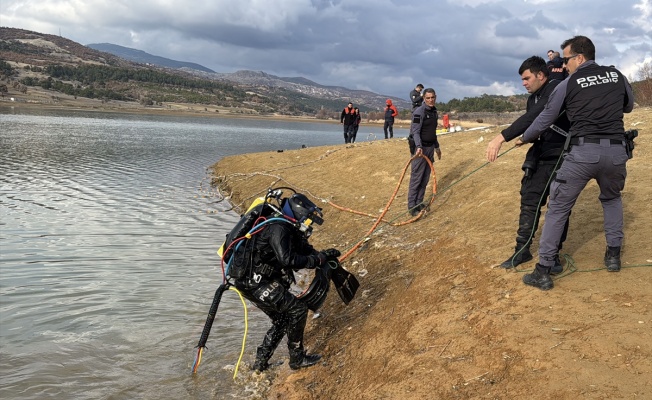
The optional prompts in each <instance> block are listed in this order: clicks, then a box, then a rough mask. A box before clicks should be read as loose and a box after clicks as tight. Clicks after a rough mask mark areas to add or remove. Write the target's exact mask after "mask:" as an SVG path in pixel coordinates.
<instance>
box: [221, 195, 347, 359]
mask: <svg viewBox="0 0 652 400" xmlns="http://www.w3.org/2000/svg"><path fill="white" fill-rule="evenodd" d="M279 211H281V213H282V216H281V218H270V219H269V220H268V222H269V223H266V224H265V225H264V227H263V228H261V230H260V231H258V232H256V233H255V234H252V235H251V237H250V238H248V239H247V240H246V241H244V242H243V243H242V244H241V245H240V246H237V247H236V248H235V249H234V250H233V256H232V259H231V262H230V266H229V270H230V271H229V275H230V277H231V278H234V279H233V285H234V286H235V287H236V288H237V289H238V290H239V291H240V292H241V293H242V295H243V296H244V297H245V298H247V299H248V300H249V301H251V302H252V303H253V304H255V305H256V307H258V308H259V309H260V310H261V311H263V312H264V313H265V314H266V315H267V316H268V317H269V318H270V319H271V320H272V327H271V328H270V329H269V330H268V331H267V334H266V335H265V337H264V339H263V342H262V344H261V345H260V346H258V348H257V351H256V360H255V362H254V364H253V366H252V369H254V370H256V371H264V370H266V369H268V368H269V367H270V364H269V360H270V358H271V357H272V354H273V353H274V351H275V350H276V348H277V347H278V345H279V343H280V342H281V339H283V336H285V335H287V345H288V350H289V353H290V368H292V369H299V368H304V367H309V366H311V365H314V364H316V363H318V362H319V360H320V359H321V356H320V355H318V354H308V353H306V351H305V349H304V344H303V335H304V329H305V326H306V320H307V316H308V309H309V308H310V309H312V307H310V304H309V303H308V304H307V301H304V299H302V298H300V297H297V296H295V295H293V294H292V293H291V292H290V290H289V289H290V285H291V284H292V283H295V277H294V271H297V270H300V269H314V268H320V267H321V268H325V267H326V266H327V263H328V261H329V260H332V259H337V257H339V256H340V252H339V251H338V250H337V249H328V250H324V251H321V252H320V251H317V250H315V249H314V248H313V247H312V245H311V244H310V243H308V238H309V237H310V234H311V232H312V226H311V224H312V223H316V224H318V225H321V224H322V223H323V219H322V218H321V217H322V211H321V209H320V208H319V207H317V206H316V205H315V204H314V203H313V202H312V201H310V200H309V199H308V198H307V197H306V196H305V195H303V194H300V193H295V194H293V195H292V196H291V197H288V198H284V199H283V200H282V201H281V203H280V210H279ZM326 284H328V280H326Z"/></svg>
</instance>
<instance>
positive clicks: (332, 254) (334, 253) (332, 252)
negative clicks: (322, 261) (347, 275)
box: [319, 249, 342, 258]
mask: <svg viewBox="0 0 652 400" xmlns="http://www.w3.org/2000/svg"><path fill="white" fill-rule="evenodd" d="M319 254H323V255H324V256H325V257H326V258H338V257H339V256H340V255H342V253H340V251H339V250H338V249H326V250H322V251H320V252H319Z"/></svg>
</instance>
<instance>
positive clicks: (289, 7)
mask: <svg viewBox="0 0 652 400" xmlns="http://www.w3.org/2000/svg"><path fill="white" fill-rule="evenodd" d="M0 26H4V27H12V28H22V29H28V30H33V31H37V32H41V33H48V34H55V35H58V34H59V33H60V34H61V35H62V36H64V37H66V38H68V39H71V40H74V41H76V42H79V43H82V44H89V43H113V44H118V45H121V46H126V47H131V48H135V49H139V50H143V51H146V52H148V53H151V54H154V55H158V56H163V57H167V58H171V59H175V60H180V61H189V62H195V63H198V64H201V65H203V66H206V67H208V68H211V69H213V70H214V71H216V72H235V71H237V70H241V69H247V70H255V71H264V72H267V73H270V74H273V75H278V76H288V77H291V76H302V77H305V78H308V79H311V80H313V81H315V82H317V83H320V84H324V85H336V86H344V87H347V88H351V89H364V90H371V91H373V92H376V93H381V94H386V95H389V96H392V97H398V98H403V99H407V98H408V93H409V92H410V90H412V89H413V88H414V86H415V85H416V84H417V83H423V84H424V85H425V86H426V87H429V86H432V87H434V88H435V89H436V90H437V93H438V95H439V96H438V101H448V100H450V99H452V98H459V99H461V98H464V97H473V96H479V95H482V94H483V93H487V94H502V95H510V94H515V93H516V94H522V93H526V92H525V90H524V89H523V87H522V86H521V84H520V80H519V76H518V73H517V71H518V68H519V66H520V64H521V62H522V61H523V60H524V59H525V58H527V57H529V56H532V55H539V56H542V57H544V59H546V60H547V58H546V52H547V50H548V49H555V50H558V49H559V45H560V44H561V42H563V41H564V40H565V39H567V38H569V37H572V36H574V35H585V36H588V37H589V38H591V39H592V40H593V42H594V44H595V45H596V59H597V62H598V63H600V64H609V65H615V66H616V67H618V68H619V69H620V70H621V71H622V72H623V73H624V74H625V75H626V76H628V77H629V78H634V79H635V80H636V79H638V77H639V72H638V71H639V69H640V67H641V65H642V64H643V63H645V62H647V63H650V62H652V0H619V1H613V0H450V1H449V0H373V1H372V0H330V1H329V0H238V1H233V0H228V1H227V0H110V1H109V0H0Z"/></svg>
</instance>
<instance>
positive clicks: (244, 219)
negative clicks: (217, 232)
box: [217, 197, 280, 260]
mask: <svg viewBox="0 0 652 400" xmlns="http://www.w3.org/2000/svg"><path fill="white" fill-rule="evenodd" d="M270 202H271V198H269V197H258V198H257V199H256V200H254V201H253V203H251V205H250V206H249V208H248V209H247V211H246V212H245V213H244V214H243V215H242V216H241V217H240V221H238V223H237V224H235V226H234V227H233V229H231V232H229V233H227V235H226V239H225V240H224V243H222V246H220V248H219V250H217V255H218V256H220V258H222V259H224V260H228V259H229V258H230V257H231V253H232V251H233V249H229V246H231V243H233V241H234V240H235V239H237V238H240V237H243V236H245V235H246V234H247V233H249V231H250V230H251V228H253V226H254V223H255V222H256V220H257V219H258V218H260V217H265V218H267V217H269V216H270V215H273V214H275V213H276V214H280V212H279V211H278V209H276V207H274V206H273V205H272V204H270ZM266 206H267V207H266ZM225 251H226V254H225V253H224V252H225Z"/></svg>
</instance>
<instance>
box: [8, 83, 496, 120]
mask: <svg viewBox="0 0 652 400" xmlns="http://www.w3.org/2000/svg"><path fill="white" fill-rule="evenodd" d="M0 107H14V108H30V109H43V110H73V111H91V112H109V113H110V112H114V113H127V114H140V115H166V116H192V117H206V118H249V119H251V118H253V119H259V120H277V121H294V122H313V123H325V124H333V125H340V121H339V120H336V119H318V118H315V117H311V116H293V115H282V114H267V115H263V114H259V113H257V112H256V111H254V110H251V109H245V108H225V107H218V106H215V105H211V104H189V103H164V104H163V105H152V106H146V105H142V104H140V103H137V102H129V101H118V100H109V101H103V100H99V99H89V98H84V97H77V98H75V97H74V96H70V95H66V94H63V93H59V92H53V91H49V90H45V89H41V88H33V87H30V88H29V89H28V91H27V93H25V94H23V93H19V92H15V91H13V90H10V91H9V93H5V94H4V96H2V97H0ZM440 122H441V120H440ZM484 122H485V123H479V122H477V121H465V120H458V119H453V120H451V124H452V125H454V126H458V125H459V126H461V127H462V129H470V128H477V127H480V126H489V125H495V123H493V124H492V123H491V118H487V119H486V120H485V121H484ZM383 124H384V121H381V120H369V119H364V114H363V119H362V125H363V126H374V127H382V126H383ZM394 127H395V128H397V129H409V128H410V121H409V120H398V119H397V120H396V121H395V122H394Z"/></svg>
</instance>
